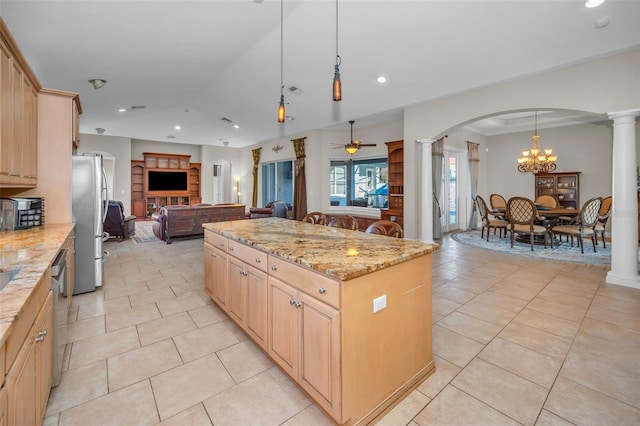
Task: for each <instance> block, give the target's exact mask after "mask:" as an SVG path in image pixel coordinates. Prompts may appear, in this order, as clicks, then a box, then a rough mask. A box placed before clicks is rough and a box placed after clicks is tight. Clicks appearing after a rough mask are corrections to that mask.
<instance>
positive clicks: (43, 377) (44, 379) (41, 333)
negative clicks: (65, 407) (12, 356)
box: [35, 292, 54, 420]
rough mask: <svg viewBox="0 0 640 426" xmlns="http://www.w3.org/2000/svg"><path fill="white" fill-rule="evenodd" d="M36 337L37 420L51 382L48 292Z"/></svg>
mask: <svg viewBox="0 0 640 426" xmlns="http://www.w3.org/2000/svg"><path fill="white" fill-rule="evenodd" d="M36 325H37V330H38V336H37V337H36V339H35V340H36V345H35V348H36V370H35V374H36V380H37V382H38V387H37V389H36V391H37V394H36V400H37V401H38V406H37V408H38V412H37V416H38V420H42V419H43V418H44V412H45V410H46V408H47V401H48V400H49V391H50V390H51V383H52V381H53V333H54V330H53V294H52V293H51V292H49V295H48V296H47V300H46V301H45V303H44V305H43V307H42V309H41V310H40V314H39V315H38V319H37V320H36Z"/></svg>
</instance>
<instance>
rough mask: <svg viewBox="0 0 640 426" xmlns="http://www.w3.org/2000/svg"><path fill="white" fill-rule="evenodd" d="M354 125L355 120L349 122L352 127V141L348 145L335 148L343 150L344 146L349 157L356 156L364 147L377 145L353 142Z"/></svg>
mask: <svg viewBox="0 0 640 426" xmlns="http://www.w3.org/2000/svg"><path fill="white" fill-rule="evenodd" d="M353 123H355V121H354V120H349V124H350V125H351V140H350V142H349V143H348V144H345V145H340V146H337V147H335V148H342V147H343V146H344V150H345V151H347V152H348V153H349V155H353V154H355V153H356V152H357V151H358V150H359V149H360V148H362V147H363V146H376V144H375V143H361V142H360V141H359V140H355V141H354V140H353Z"/></svg>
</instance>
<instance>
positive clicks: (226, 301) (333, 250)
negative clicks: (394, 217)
mask: <svg viewBox="0 0 640 426" xmlns="http://www.w3.org/2000/svg"><path fill="white" fill-rule="evenodd" d="M204 228H205V244H204V250H205V290H206V292H207V293H208V294H209V295H210V297H211V298H212V299H213V301H214V302H215V303H217V304H218V305H219V306H220V307H221V308H222V309H223V310H224V311H225V312H226V313H227V314H228V315H229V316H230V317H231V319H232V320H234V322H236V323H237V324H238V325H239V326H240V327H242V329H243V330H244V331H245V332H246V333H247V334H248V335H249V337H251V339H252V340H253V341H254V342H255V343H256V344H257V345H258V346H260V347H261V348H262V349H263V350H264V351H265V352H266V353H267V354H268V355H269V356H270V357H271V358H272V359H273V360H274V362H276V363H277V364H278V365H279V366H280V367H281V368H282V369H283V370H284V371H285V372H286V373H287V374H288V375H289V376H290V377H291V378H292V379H293V380H294V381H295V382H296V383H297V384H298V385H299V386H300V387H301V388H302V389H303V390H304V391H305V392H306V393H307V394H308V395H309V396H310V397H311V399H313V400H314V401H315V402H316V404H317V405H318V406H319V407H320V408H321V409H322V410H324V411H325V412H326V413H327V414H328V415H329V416H330V417H331V418H332V419H333V420H334V421H336V422H337V423H338V424H366V423H369V422H370V421H372V420H374V419H376V418H378V417H379V416H380V415H382V414H384V413H385V412H386V411H387V410H389V409H390V408H391V407H393V406H394V405H395V404H396V403H398V402H399V401H400V400H402V398H403V397H404V396H406V395H407V394H408V393H410V392H411V391H412V390H413V389H414V388H415V387H416V386H418V385H419V384H420V383H421V382H422V381H423V380H424V379H425V378H426V377H427V376H428V375H429V374H431V373H432V372H433V371H434V368H435V364H434V361H433V355H432V337H431V255H430V254H431V253H432V252H433V251H435V250H437V249H438V246H437V245H435V244H424V243H421V242H418V241H413V240H406V239H397V238H390V237H384V236H380V235H372V234H366V233H362V232H356V231H349V230H344V229H337V228H330V227H326V226H322V225H313V224H308V223H302V222H298V221H292V220H287V219H280V218H266V219H252V220H242V221H232V222H219V223H209V224H205V225H204Z"/></svg>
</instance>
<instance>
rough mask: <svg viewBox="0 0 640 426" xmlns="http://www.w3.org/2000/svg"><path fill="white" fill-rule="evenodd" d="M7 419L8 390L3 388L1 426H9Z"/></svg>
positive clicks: (0, 408) (0, 398) (0, 400)
mask: <svg viewBox="0 0 640 426" xmlns="http://www.w3.org/2000/svg"><path fill="white" fill-rule="evenodd" d="M7 417H8V416H7V388H2V389H0V426H7V425H8V424H9V419H8V418H7Z"/></svg>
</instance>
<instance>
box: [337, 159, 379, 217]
mask: <svg viewBox="0 0 640 426" xmlns="http://www.w3.org/2000/svg"><path fill="white" fill-rule="evenodd" d="M329 186H330V188H329V194H330V198H331V205H332V206H357V207H371V208H376V209H382V208H386V207H387V193H388V190H387V159H386V158H374V159H368V160H346V161H345V160H340V161H332V162H331V165H330V170H329Z"/></svg>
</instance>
